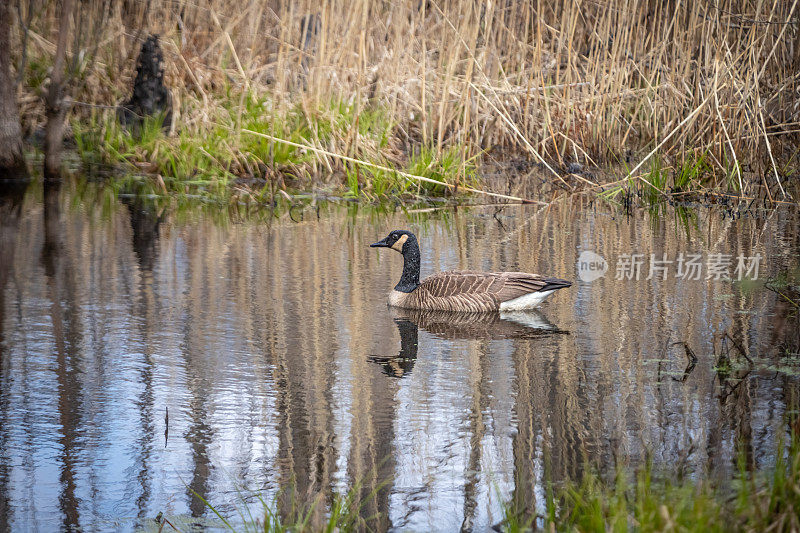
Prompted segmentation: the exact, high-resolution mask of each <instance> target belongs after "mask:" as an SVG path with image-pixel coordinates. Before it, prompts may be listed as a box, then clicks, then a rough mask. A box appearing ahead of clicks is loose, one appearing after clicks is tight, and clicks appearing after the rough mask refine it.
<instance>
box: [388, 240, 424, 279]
mask: <svg viewBox="0 0 800 533" xmlns="http://www.w3.org/2000/svg"><path fill="white" fill-rule="evenodd" d="M418 286H419V246H418V245H417V239H415V238H413V237H412V238H410V239H408V241H406V243H405V244H404V245H403V275H402V276H401V277H400V282H399V283H398V284H397V285H395V287H394V290H396V291H400V292H411V291H413V290H414V289H416V288H417V287H418Z"/></svg>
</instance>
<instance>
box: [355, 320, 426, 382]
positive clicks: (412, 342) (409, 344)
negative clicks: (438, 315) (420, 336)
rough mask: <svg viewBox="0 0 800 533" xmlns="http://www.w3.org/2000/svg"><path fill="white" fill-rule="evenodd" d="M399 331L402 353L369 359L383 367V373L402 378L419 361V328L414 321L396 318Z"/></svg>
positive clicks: (368, 357) (368, 358) (374, 356)
mask: <svg viewBox="0 0 800 533" xmlns="http://www.w3.org/2000/svg"><path fill="white" fill-rule="evenodd" d="M394 323H395V324H397V331H399V332H400V353H399V354H397V355H392V356H389V357H386V356H382V355H370V356H367V360H368V361H370V362H372V363H377V364H379V365H381V366H382V367H383V373H384V374H386V375H387V376H389V377H393V378H402V377H403V376H405V375H406V374H408V373H409V372H411V369H412V368H414V363H416V362H417V333H418V330H419V328H418V327H417V325H416V324H415V323H413V322H410V321H408V320H404V319H402V318H395V319H394Z"/></svg>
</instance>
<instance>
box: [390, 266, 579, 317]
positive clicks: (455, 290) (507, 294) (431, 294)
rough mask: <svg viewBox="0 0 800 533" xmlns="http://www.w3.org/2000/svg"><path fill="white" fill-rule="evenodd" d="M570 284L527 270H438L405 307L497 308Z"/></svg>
mask: <svg viewBox="0 0 800 533" xmlns="http://www.w3.org/2000/svg"><path fill="white" fill-rule="evenodd" d="M566 286H569V282H566V281H563V280H560V279H556V278H546V277H543V276H538V275H536V274H528V273H526V272H473V271H468V270H465V271H457V270H453V271H447V272H440V273H438V274H434V275H433V276H430V277H428V278H426V279H425V280H423V281H422V283H420V285H419V287H417V289H416V290H415V291H414V292H412V293H410V294H409V298H407V300H406V302H404V303H405V304H406V305H405V307H410V308H415V309H435V310H441V311H461V312H464V311H466V312H484V311H497V310H498V309H499V308H500V304H501V303H502V302H507V301H509V300H513V299H514V298H518V297H520V296H524V295H526V294H530V293H532V292H538V291H547V290H552V289H556V288H561V287H566Z"/></svg>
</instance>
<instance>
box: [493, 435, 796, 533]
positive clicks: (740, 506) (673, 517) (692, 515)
mask: <svg viewBox="0 0 800 533" xmlns="http://www.w3.org/2000/svg"><path fill="white" fill-rule="evenodd" d="M797 426H798V427H797V429H800V424H797ZM799 509H800V435H798V433H797V432H793V433H792V436H791V441H790V444H789V445H788V446H785V445H784V444H783V443H781V444H780V445H779V447H778V453H777V454H776V461H775V464H774V466H773V467H772V468H771V469H769V470H766V471H754V472H753V471H748V470H747V467H746V461H745V460H744V457H743V456H742V459H741V460H740V462H739V473H738V476H737V477H736V478H735V479H734V480H733V482H721V481H718V482H716V483H715V482H714V481H712V480H708V479H704V478H702V477H700V478H694V477H677V476H676V475H675V474H674V473H669V472H666V473H665V472H661V473H658V472H656V471H655V470H654V468H653V466H652V465H651V464H650V463H647V464H646V465H645V466H644V467H643V468H641V469H640V470H639V471H638V472H637V473H635V475H633V476H631V475H630V474H629V473H628V472H626V471H625V470H624V469H622V468H620V469H619V470H618V471H617V473H616V475H615V476H614V478H613V479H612V480H604V479H603V478H602V477H601V476H599V475H598V474H596V473H595V472H593V471H591V470H590V471H588V472H587V473H586V474H584V476H583V478H582V479H581V480H579V481H577V482H568V483H567V484H566V485H564V486H561V487H559V488H551V489H550V490H548V491H547V501H546V509H545V511H544V512H543V513H542V514H540V515H535V516H531V515H530V514H526V512H528V511H527V510H522V511H520V510H517V509H515V508H514V507H513V506H512V505H507V506H506V507H505V517H504V520H503V526H504V530H505V531H510V532H516V531H530V530H532V529H533V528H534V527H536V526H543V527H544V529H545V530H551V531H780V532H783V531H786V532H789V531H798V530H800V513H798V510H799Z"/></svg>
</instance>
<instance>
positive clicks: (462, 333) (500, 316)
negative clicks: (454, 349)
mask: <svg viewBox="0 0 800 533" xmlns="http://www.w3.org/2000/svg"><path fill="white" fill-rule="evenodd" d="M391 312H392V315H393V316H394V317H395V320H398V319H405V320H407V321H410V322H413V323H414V324H416V325H418V326H419V327H421V328H422V329H424V330H425V331H427V332H428V333H431V334H433V335H436V336H437V337H440V338H444V339H528V338H536V337H542V336H548V335H554V334H563V333H567V334H568V333H569V332H568V331H563V330H560V329H558V328H557V327H556V326H554V325H553V324H552V323H551V322H550V321H549V320H547V318H546V317H545V316H544V315H543V314H542V313H540V312H539V311H536V310H530V311H509V312H500V313H458V312H453V311H424V310H420V309H398V308H392V311H391Z"/></svg>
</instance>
